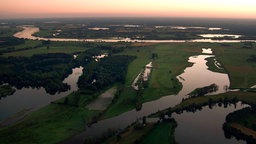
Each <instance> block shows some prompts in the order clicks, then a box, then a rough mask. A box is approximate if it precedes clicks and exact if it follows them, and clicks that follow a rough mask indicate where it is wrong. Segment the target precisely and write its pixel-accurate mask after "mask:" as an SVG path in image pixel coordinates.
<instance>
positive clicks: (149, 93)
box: [102, 43, 204, 118]
mask: <svg viewBox="0 0 256 144" xmlns="http://www.w3.org/2000/svg"><path fill="white" fill-rule="evenodd" d="M202 46H204V45H202ZM202 46H201V44H199V45H195V44H193V43H183V44H180V43H172V44H157V45H150V46H141V47H132V48H129V49H126V50H125V51H124V52H123V53H122V54H127V55H135V56H137V59H135V60H134V61H133V62H132V63H130V64H129V68H128V72H127V76H126V83H125V86H124V88H123V89H122V90H121V92H120V96H119V97H118V99H117V101H116V102H115V103H114V104H112V106H110V107H109V109H108V110H107V111H106V113H105V114H104V115H103V117H102V118H110V117H113V116H116V115H118V114H121V113H123V112H125V111H128V110H131V109H134V108H135V103H136V100H137V96H136V95H137V92H136V91H135V90H134V89H133V88H132V87H131V86H130V85H131V84H132V82H133V80H134V79H135V77H136V76H137V75H138V74H139V73H140V72H141V70H142V68H143V66H145V65H146V64H147V63H148V62H150V61H152V60H151V57H152V53H156V54H157V55H158V56H157V58H156V59H155V60H154V61H153V71H152V75H151V77H150V80H149V84H148V87H147V88H145V89H143V94H142V98H143V100H142V101H143V102H147V101H151V100H155V99H158V98H160V97H162V96H165V95H170V94H176V93H177V92H178V91H179V90H180V89H181V87H182V86H181V85H180V83H179V82H178V80H177V79H176V76H177V75H179V74H181V73H182V72H183V70H184V69H185V68H186V67H187V66H190V65H191V64H189V63H188V62H187V59H188V57H189V56H191V55H196V54H198V53H200V52H201V47H202Z"/></svg>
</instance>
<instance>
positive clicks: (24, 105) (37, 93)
mask: <svg viewBox="0 0 256 144" xmlns="http://www.w3.org/2000/svg"><path fill="white" fill-rule="evenodd" d="M82 70H83V68H82V67H78V68H74V69H72V74H70V75H69V76H68V77H67V78H65V79H64V81H63V83H67V84H68V85H70V90H68V91H66V92H61V93H57V94H55V95H50V94H47V93H46V91H45V89H44V88H39V89H36V88H35V89H33V88H22V89H20V90H16V92H15V93H14V94H13V95H10V96H7V97H5V98H2V99H1V100H0V121H1V120H3V119H6V118H7V117H9V116H11V115H13V114H15V113H17V112H20V111H22V110H25V111H31V110H35V109H37V108H40V107H42V106H45V105H47V104H49V103H50V102H52V101H55V100H57V99H59V98H62V97H64V96H67V95H68V94H69V93H71V92H72V91H76V90H77V89H78V87H77V84H76V83H77V81H78V78H79V77H80V76H81V75H82Z"/></svg>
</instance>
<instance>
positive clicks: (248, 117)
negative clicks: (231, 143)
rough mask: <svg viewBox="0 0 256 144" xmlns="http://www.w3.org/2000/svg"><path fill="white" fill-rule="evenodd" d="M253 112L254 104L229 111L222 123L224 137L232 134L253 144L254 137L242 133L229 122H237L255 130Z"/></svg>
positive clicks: (254, 112)
mask: <svg viewBox="0 0 256 144" xmlns="http://www.w3.org/2000/svg"><path fill="white" fill-rule="evenodd" d="M255 114H256V106H255V105H252V106H251V107H246V108H243V109H241V110H238V111H234V112H232V113H229V114H228V115H227V116H226V122H225V123H224V124H223V130H224V134H225V137H226V138H229V139H230V138H232V137H233V136H234V137H235V138H236V139H238V140H245V141H246V142H247V143H248V144H255V143H256V138H254V137H253V136H251V135H247V134H244V133H243V132H242V131H241V130H239V129H237V128H234V127H232V125H231V123H239V124H241V125H242V126H245V127H247V128H249V129H252V130H254V131H256V123H255V121H254V120H253V118H252V116H254V115H255Z"/></svg>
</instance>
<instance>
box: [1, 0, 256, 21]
mask: <svg viewBox="0 0 256 144" xmlns="http://www.w3.org/2000/svg"><path fill="white" fill-rule="evenodd" d="M0 3H1V5H0V18H12V17H13V18H23V17H24V18H26V17H65V16H69V17H70V16H74V17H76V16H83V17H90V16H98V17H100V16H131V17H136V16H138V17H144V16H145V17H214V18H218V17H219V18H256V9H255V7H256V1H255V0H232V1H223V0H215V1H210V0H208V1H206V0H193V1H192V0H140V1H135V0H118V1H117V0H93V1H89V0H76V1H71V0H53V1H52V0H36V1H35V0H22V1H17V0H0Z"/></svg>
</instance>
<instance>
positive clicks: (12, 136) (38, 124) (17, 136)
mask: <svg viewBox="0 0 256 144" xmlns="http://www.w3.org/2000/svg"><path fill="white" fill-rule="evenodd" d="M97 114H98V111H89V110H87V109H85V108H82V107H71V106H63V105H57V104H50V105H48V106H46V107H44V108H42V109H40V110H37V111H35V112H33V113H31V114H30V115H28V116H26V117H25V118H24V120H22V121H21V122H19V123H16V124H14V125H12V126H8V127H5V128H2V129H0V141H1V142H0V143H21V144H22V143H23V144H24V143H49V144H51V143H58V142H61V141H62V140H64V139H66V138H69V137H70V136H72V135H75V134H77V133H79V132H81V131H83V130H84V128H85V126H86V123H87V122H89V121H91V119H92V118H93V117H94V116H96V115H97Z"/></svg>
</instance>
